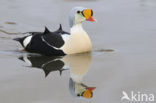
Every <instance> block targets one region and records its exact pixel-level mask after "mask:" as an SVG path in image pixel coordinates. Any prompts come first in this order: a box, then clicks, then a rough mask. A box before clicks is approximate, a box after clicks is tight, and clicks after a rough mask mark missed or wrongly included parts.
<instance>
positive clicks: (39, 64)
mask: <svg viewBox="0 0 156 103" xmlns="http://www.w3.org/2000/svg"><path fill="white" fill-rule="evenodd" d="M61 58H62V57H47V56H34V55H25V56H22V57H19V59H20V60H22V61H24V62H26V63H27V64H28V65H29V66H31V67H36V68H39V69H42V70H43V71H44V73H45V77H47V76H48V74H49V73H50V72H53V71H59V72H60V75H61V74H62V71H64V70H67V69H68V68H65V67H64V65H65V64H64V62H63V61H61V60H60V59H61Z"/></svg>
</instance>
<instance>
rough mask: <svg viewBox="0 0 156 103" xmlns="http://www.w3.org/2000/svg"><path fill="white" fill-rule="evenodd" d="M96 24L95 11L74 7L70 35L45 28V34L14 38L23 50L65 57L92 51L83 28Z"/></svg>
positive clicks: (60, 30) (30, 34) (59, 30)
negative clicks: (85, 22) (85, 24)
mask: <svg viewBox="0 0 156 103" xmlns="http://www.w3.org/2000/svg"><path fill="white" fill-rule="evenodd" d="M84 21H91V22H95V21H96V19H94V18H93V10H92V9H90V8H85V7H74V8H72V10H71V12H70V14H69V25H70V33H69V32H66V31H64V30H63V29H62V25H61V24H60V27H59V29H58V30H56V31H54V32H51V31H50V30H49V29H48V28H47V27H45V30H44V32H27V33H26V34H27V36H24V37H20V38H14V40H16V41H18V42H19V43H20V44H21V45H22V46H23V48H24V49H23V50H24V51H27V52H30V53H39V54H41V55H48V56H49V55H52V56H64V55H70V54H78V53H85V52H91V51H92V43H91V39H90V37H89V36H88V34H87V32H86V31H85V30H84V29H83V27H82V22H84Z"/></svg>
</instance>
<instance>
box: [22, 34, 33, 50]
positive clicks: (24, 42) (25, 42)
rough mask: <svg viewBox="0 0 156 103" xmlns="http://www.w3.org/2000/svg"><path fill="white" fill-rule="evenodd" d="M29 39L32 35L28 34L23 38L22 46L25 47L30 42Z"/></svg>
mask: <svg viewBox="0 0 156 103" xmlns="http://www.w3.org/2000/svg"><path fill="white" fill-rule="evenodd" d="M31 39H32V35H30V36H28V37H26V38H25V39H24V41H23V45H24V47H27V45H28V44H29V43H30V41H31Z"/></svg>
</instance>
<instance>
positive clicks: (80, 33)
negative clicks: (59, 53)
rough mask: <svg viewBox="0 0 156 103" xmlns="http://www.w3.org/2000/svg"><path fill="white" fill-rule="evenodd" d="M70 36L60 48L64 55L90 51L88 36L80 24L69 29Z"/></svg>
mask: <svg viewBox="0 0 156 103" xmlns="http://www.w3.org/2000/svg"><path fill="white" fill-rule="evenodd" d="M70 33H71V35H70V37H69V39H68V40H67V41H65V44H64V45H63V47H62V48H61V49H62V50H63V51H64V52H65V53H66V54H76V53H83V52H89V51H91V49H92V45H91V41H90V38H89V36H88V34H87V33H86V32H85V31H84V30H83V28H82V26H81V24H77V25H75V26H73V27H72V28H71V32H70Z"/></svg>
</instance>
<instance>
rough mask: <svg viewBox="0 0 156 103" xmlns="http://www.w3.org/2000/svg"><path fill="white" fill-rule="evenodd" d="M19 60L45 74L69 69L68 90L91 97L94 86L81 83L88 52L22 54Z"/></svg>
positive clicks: (87, 68) (89, 57)
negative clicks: (49, 55)
mask: <svg viewBox="0 0 156 103" xmlns="http://www.w3.org/2000/svg"><path fill="white" fill-rule="evenodd" d="M19 59H20V60H22V61H24V62H26V63H27V64H29V65H30V66H31V67H35V68H40V69H43V71H44V73H45V76H48V74H49V73H50V72H53V71H59V73H60V75H61V74H62V71H64V70H69V71H70V79H69V90H70V93H71V94H72V95H73V96H76V97H84V98H92V96H93V90H94V89H95V87H90V86H87V85H85V84H84V83H83V77H84V76H85V75H86V74H87V72H88V70H89V68H90V64H91V55H90V54H77V55H67V56H63V57H47V56H32V55H27V56H22V57H20V58H19Z"/></svg>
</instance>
